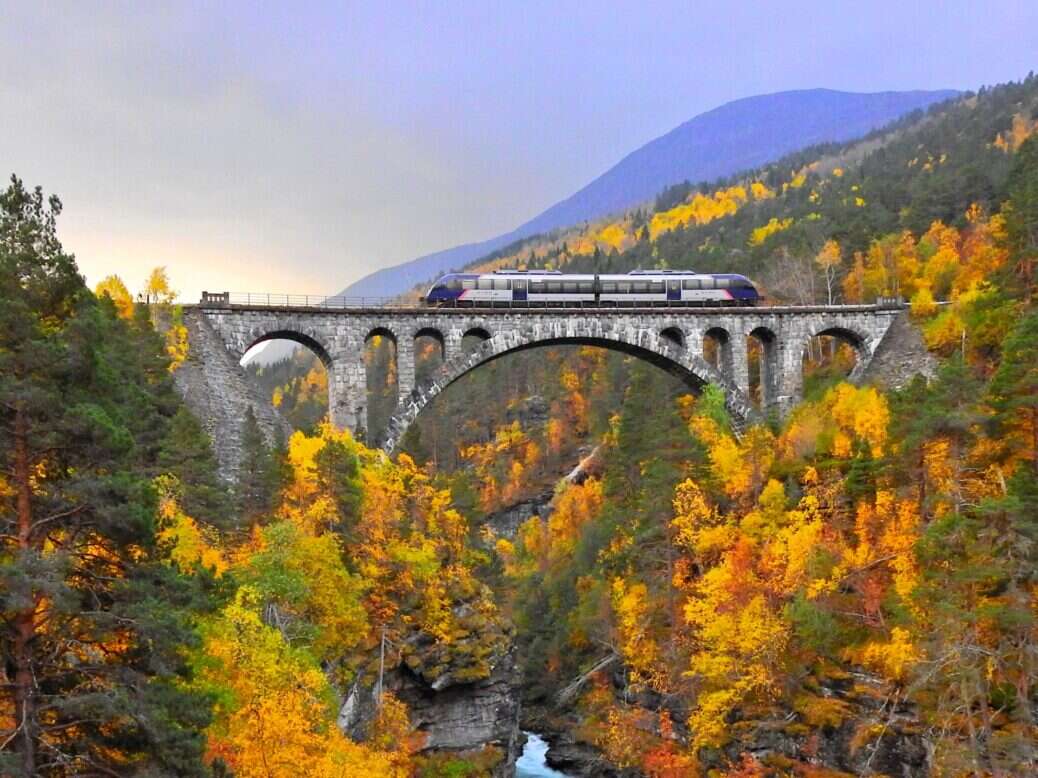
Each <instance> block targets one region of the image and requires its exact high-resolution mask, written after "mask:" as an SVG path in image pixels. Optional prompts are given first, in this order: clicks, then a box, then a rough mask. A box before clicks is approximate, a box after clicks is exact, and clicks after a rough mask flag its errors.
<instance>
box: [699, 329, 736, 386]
mask: <svg viewBox="0 0 1038 778" xmlns="http://www.w3.org/2000/svg"><path fill="white" fill-rule="evenodd" d="M703 359H704V360H706V362H707V363H708V364H710V365H711V366H713V367H714V369H716V370H717V372H719V373H720V374H721V375H722V376H724V377H725V378H727V379H731V378H732V374H733V372H734V370H733V366H732V337H731V335H729V334H728V330H726V329H724V328H723V327H711V328H710V329H708V330H707V331H706V332H704V333H703Z"/></svg>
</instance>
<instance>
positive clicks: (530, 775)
mask: <svg viewBox="0 0 1038 778" xmlns="http://www.w3.org/2000/svg"><path fill="white" fill-rule="evenodd" d="M523 734H524V735H526V745H525V746H523V753H522V754H521V755H520V756H519V758H518V759H517V760H516V762H515V776H516V778H569V776H568V775H567V774H566V773H560V772H559V771H558V770H553V769H552V768H550V767H548V763H547V762H546V761H545V755H546V754H547V753H548V744H547V743H546V742H545V741H544V738H542V737H541V736H540V735H538V734H537V733H535V732H524V733H523Z"/></svg>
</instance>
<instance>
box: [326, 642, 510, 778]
mask: <svg viewBox="0 0 1038 778" xmlns="http://www.w3.org/2000/svg"><path fill="white" fill-rule="evenodd" d="M376 680H377V679H376V678H375V677H374V676H369V677H364V676H362V677H359V678H358V679H357V681H356V682H355V683H354V684H353V686H352V687H351V688H350V690H349V692H348V693H347V695H346V699H345V701H344V702H343V705H342V708H341V709H340V712H339V727H340V728H341V729H342V730H343V732H345V733H346V734H347V735H349V736H350V737H351V738H354V739H357V740H362V739H363V738H364V737H365V730H366V728H367V724H368V722H369V721H370V720H371V719H372V717H373V716H374V715H375V693H374V692H375V682H376ZM520 680H521V679H520V678H519V673H518V669H517V667H516V661H515V656H514V653H513V651H512V650H509V651H507V652H505V653H504V654H502V655H500V656H499V657H498V658H497V661H496V662H495V664H494V666H493V670H492V671H491V673H490V676H489V677H487V678H484V679H482V680H479V681H475V682H468V683H457V682H452V681H450V680H448V681H447V682H446V683H442V682H434V683H430V682H429V681H427V680H426V679H424V678H423V677H422V676H421V675H420V674H418V673H416V672H414V671H413V670H412V669H411V668H410V667H409V666H408V665H407V663H405V662H401V663H400V664H399V665H397V666H395V667H393V668H392V669H389V670H388V671H387V672H386V673H385V677H384V681H383V683H384V685H385V689H386V691H387V692H392V693H393V694H394V695H396V696H397V697H398V698H399V699H400V700H402V701H403V702H404V703H406V704H407V707H408V710H409V712H410V715H411V725H412V726H413V727H414V728H415V730H416V731H417V732H419V733H421V734H422V735H424V745H423V748H422V750H423V751H425V752H431V751H450V752H456V753H458V754H464V753H466V752H476V751H481V750H483V749H484V748H486V747H488V746H490V747H493V748H496V749H498V750H499V751H500V753H501V759H500V761H499V763H498V765H497V767H496V768H495V770H494V776H495V777H496V778H512V776H514V775H515V760H516V759H517V758H518V756H519V753H520V751H521V749H522V743H521V733H520V730H519V710H520V704H519V697H520Z"/></svg>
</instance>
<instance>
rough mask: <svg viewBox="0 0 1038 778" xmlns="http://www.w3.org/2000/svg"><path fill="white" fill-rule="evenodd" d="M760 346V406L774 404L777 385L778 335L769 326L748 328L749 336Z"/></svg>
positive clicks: (767, 406) (764, 406)
mask: <svg viewBox="0 0 1038 778" xmlns="http://www.w3.org/2000/svg"><path fill="white" fill-rule="evenodd" d="M748 337H750V338H753V339H754V340H755V341H756V342H757V343H758V344H759V346H760V351H759V354H760V365H759V382H758V385H759V387H760V407H761V408H769V407H771V406H772V405H774V404H775V402H776V400H777V396H778V385H779V379H778V377H779V358H778V337H777V336H776V335H775V333H774V332H773V331H772V330H771V328H769V327H764V326H759V327H755V328H754V329H752V330H750V333H749V336H748Z"/></svg>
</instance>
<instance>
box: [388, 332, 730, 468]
mask: <svg viewBox="0 0 1038 778" xmlns="http://www.w3.org/2000/svg"><path fill="white" fill-rule="evenodd" d="M480 340H481V341H482V339H480ZM559 346H585V347H586V346H592V347H598V348H600V349H602V350H604V351H611V352H620V353H622V354H626V355H628V356H634V357H637V358H639V359H640V360H642V361H645V362H648V363H650V364H652V365H655V366H656V367H658V368H661V369H662V370H663V371H665V372H667V373H669V374H671V375H673V376H676V377H678V378H679V379H680V380H681V382H682V383H683V384H684V385H685V386H686V387H687V388H688V389H691V390H692V391H694V392H698V391H700V390H701V389H702V387H703V386H704V385H705V384H706V383H708V382H709V380H710V377H711V375H713V372H712V371H711V370H710V368H709V366H708V365H706V364H704V363H702V362H701V361H700V360H698V358H696V357H691V356H690V357H689V364H683V363H680V362H677V361H675V359H674V358H672V357H671V356H668V355H665V354H663V353H661V352H658V351H654V350H652V349H651V348H647V347H645V346H642V345H637V344H634V343H629V342H627V341H621V340H612V339H609V338H603V337H599V336H580V335H567V336H563V337H557V338H547V339H544V340H537V341H531V342H525V343H520V344H517V345H513V346H511V347H509V348H504V349H503V350H501V351H491V352H489V353H488V354H487V355H486V357H485V358H483V359H481V360H480V361H479V362H478V363H477V364H475V365H473V364H470V363H468V362H467V361H466V360H465V359H464V358H459V359H452V360H449V361H448V362H447V363H445V365H444V366H443V368H442V369H441V370H440V371H437V373H436V374H435V376H434V378H435V384H426V385H422V384H419V386H418V388H417V391H416V392H415V396H416V398H417V402H414V403H412V404H410V405H409V406H408V407H406V408H402V409H401V410H400V412H399V413H398V414H397V415H395V416H394V417H393V419H392V420H391V422H390V424H389V429H388V430H387V433H386V435H385V436H384V437H382V438H379V442H380V443H382V444H383V445H384V446H385V447H386V448H387V450H390V451H392V450H394V448H395V447H396V445H397V444H398V443H399V442H400V440H401V438H402V437H403V436H404V433H405V432H407V431H408V429H409V427H410V426H411V423H412V422H413V421H414V420H415V418H416V417H417V416H418V415H419V413H420V412H421V411H422V409H423V408H424V407H425V406H426V405H427V404H428V403H429V402H430V401H432V400H433V399H434V398H435V397H437V396H439V395H440V393H441V390H443V389H445V388H447V387H449V386H451V385H453V384H454V383H455V382H456V381H458V380H459V379H461V378H462V377H463V376H465V375H468V374H470V373H477V374H482V373H483V372H484V370H485V369H486V368H485V366H487V365H490V364H492V363H495V362H497V361H498V360H500V359H501V358H502V357H504V356H510V355H515V354H522V353H524V352H527V351H530V350H534V349H540V348H542V347H559ZM697 362H698V363H699V365H700V366H701V369H700V370H698V371H697V370H696V369H695V368H694V367H690V366H689V365H694V364H695V363H697ZM473 380H477V379H473ZM522 380H526V379H522ZM433 387H435V390H433ZM438 416H443V414H438ZM455 423H456V424H457V426H458V427H459V428H462V427H463V426H464V425H465V424H466V423H467V422H466V420H465V419H463V418H459V419H456V420H455Z"/></svg>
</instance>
